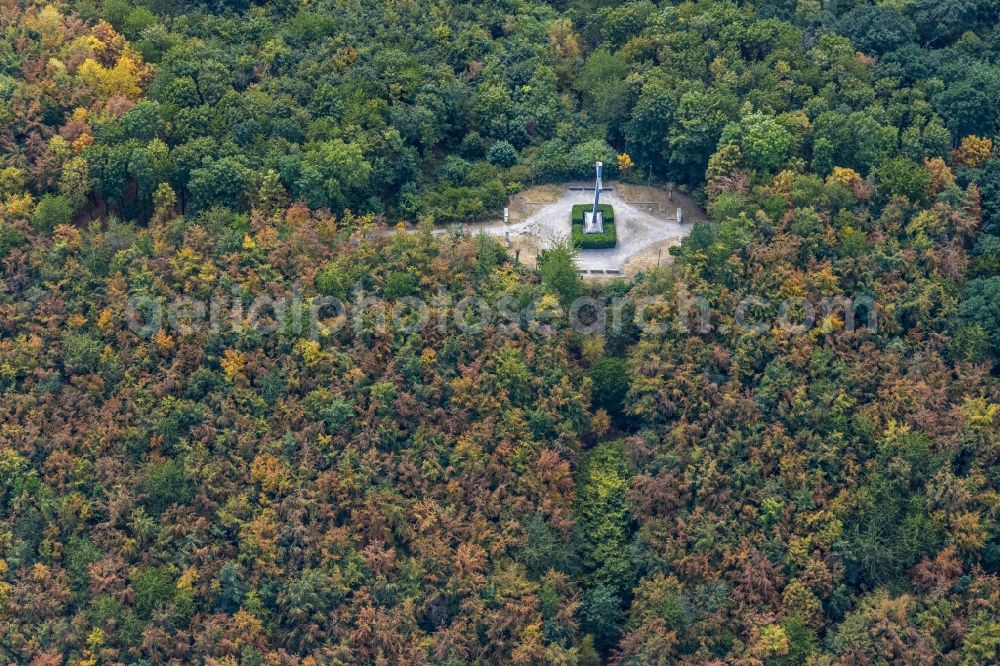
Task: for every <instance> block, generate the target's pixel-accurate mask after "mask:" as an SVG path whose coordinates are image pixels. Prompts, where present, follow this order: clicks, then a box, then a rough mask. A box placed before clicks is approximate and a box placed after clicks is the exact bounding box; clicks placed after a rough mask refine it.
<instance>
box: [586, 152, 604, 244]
mask: <svg viewBox="0 0 1000 666" xmlns="http://www.w3.org/2000/svg"><path fill="white" fill-rule="evenodd" d="M603 175H604V162H598V163H597V184H596V185H595V186H594V207H593V208H592V209H591V212H589V213H584V214H583V233H585V234H602V233H604V216H603V215H601V211H600V206H601V190H603V189H604V184H603V182H602V181H601V176H603Z"/></svg>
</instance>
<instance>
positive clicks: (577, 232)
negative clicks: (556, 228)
mask: <svg viewBox="0 0 1000 666" xmlns="http://www.w3.org/2000/svg"><path fill="white" fill-rule="evenodd" d="M593 209H594V204H577V205H575V206H573V216H572V222H573V245H575V246H576V247H578V248H580V249H582V250H604V249H607V248H610V247H614V246H615V245H617V244H618V233H617V232H616V231H615V209H614V208H612V207H611V206H609V205H608V204H601V205H600V206H598V209H599V210H600V211H601V215H602V216H603V217H604V233H601V234H585V233H583V214H584V213H589V212H590V211H592V210H593Z"/></svg>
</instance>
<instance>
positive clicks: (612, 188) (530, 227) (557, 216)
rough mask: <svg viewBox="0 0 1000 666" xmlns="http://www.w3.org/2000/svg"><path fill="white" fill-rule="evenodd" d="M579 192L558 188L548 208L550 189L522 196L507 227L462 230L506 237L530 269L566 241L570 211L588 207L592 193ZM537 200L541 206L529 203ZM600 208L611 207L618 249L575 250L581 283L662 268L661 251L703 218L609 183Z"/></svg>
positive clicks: (649, 192) (686, 206)
mask: <svg viewBox="0 0 1000 666" xmlns="http://www.w3.org/2000/svg"><path fill="white" fill-rule="evenodd" d="M583 187H584V186H582V185H581V186H579V187H576V186H568V187H566V188H564V189H563V192H562V194H561V195H560V196H558V198H557V199H556V200H555V201H554V202H552V198H553V197H552V193H551V192H550V191H549V190H550V189H551V186H549V189H547V190H545V191H544V192H542V193H540V194H541V195H542V196H537V197H533V196H532V194H533V193H532V191H531V190H528V191H527V192H524V193H522V194H521V195H519V196H518V197H517V198H516V199H515V200H514V201H512V202H511V214H510V217H511V222H510V223H509V224H506V225H505V224H504V223H503V222H487V223H483V224H474V225H467V228H468V229H469V230H470V231H473V232H476V231H482V232H484V233H486V234H488V235H490V236H494V237H497V238H501V239H502V238H505V237H506V235H508V234H509V235H510V241H511V248H512V249H515V248H518V249H520V250H521V260H522V261H525V262H527V263H533V262H534V260H535V257H536V256H537V254H538V252H539V251H541V250H544V249H546V248H548V247H552V245H554V244H555V243H557V242H559V241H564V240H568V239H569V237H570V211H571V210H572V208H573V206H574V205H575V204H588V203H593V201H594V191H593V189H589V190H588V189H583ZM625 197H627V198H628V200H626V198H625ZM539 199H541V200H542V203H533V202H535V201H537V200H539ZM601 203H606V204H611V205H612V206H614V209H615V229H616V231H617V234H618V245H617V246H616V247H614V248H609V249H606V250H581V251H580V256H579V259H578V260H577V263H578V264H579V266H580V271H581V273H583V275H584V277H607V276H616V275H629V274H631V273H633V272H635V271H636V270H641V269H642V268H648V267H650V266H648V265H647V264H650V263H655V262H656V261H657V260H660V259H662V261H663V262H664V263H665V262H666V261H667V260H668V258H669V255H668V254H667V251H666V249H667V248H668V247H669V246H671V245H676V244H678V243H680V241H681V239H682V238H684V236H686V235H687V234H688V233H690V231H691V227H692V225H693V223H694V222H695V221H696V220H698V219H703V218H704V216H703V214H702V213H701V211H700V210H698V209H697V206H695V204H694V202H693V201H692V200H691V199H690V198H688V197H684V196H682V195H679V194H674V196H673V201H669V200H668V197H667V194H666V192H664V191H662V190H656V189H654V188H648V187H640V186H623V187H622V188H621V191H619V187H618V186H617V185H616V184H611V183H609V184H608V186H607V187H606V188H605V190H604V192H603V193H602V194H601ZM678 207H681V208H683V210H684V222H683V223H679V222H678V221H677V218H676V211H677V208H678Z"/></svg>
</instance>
